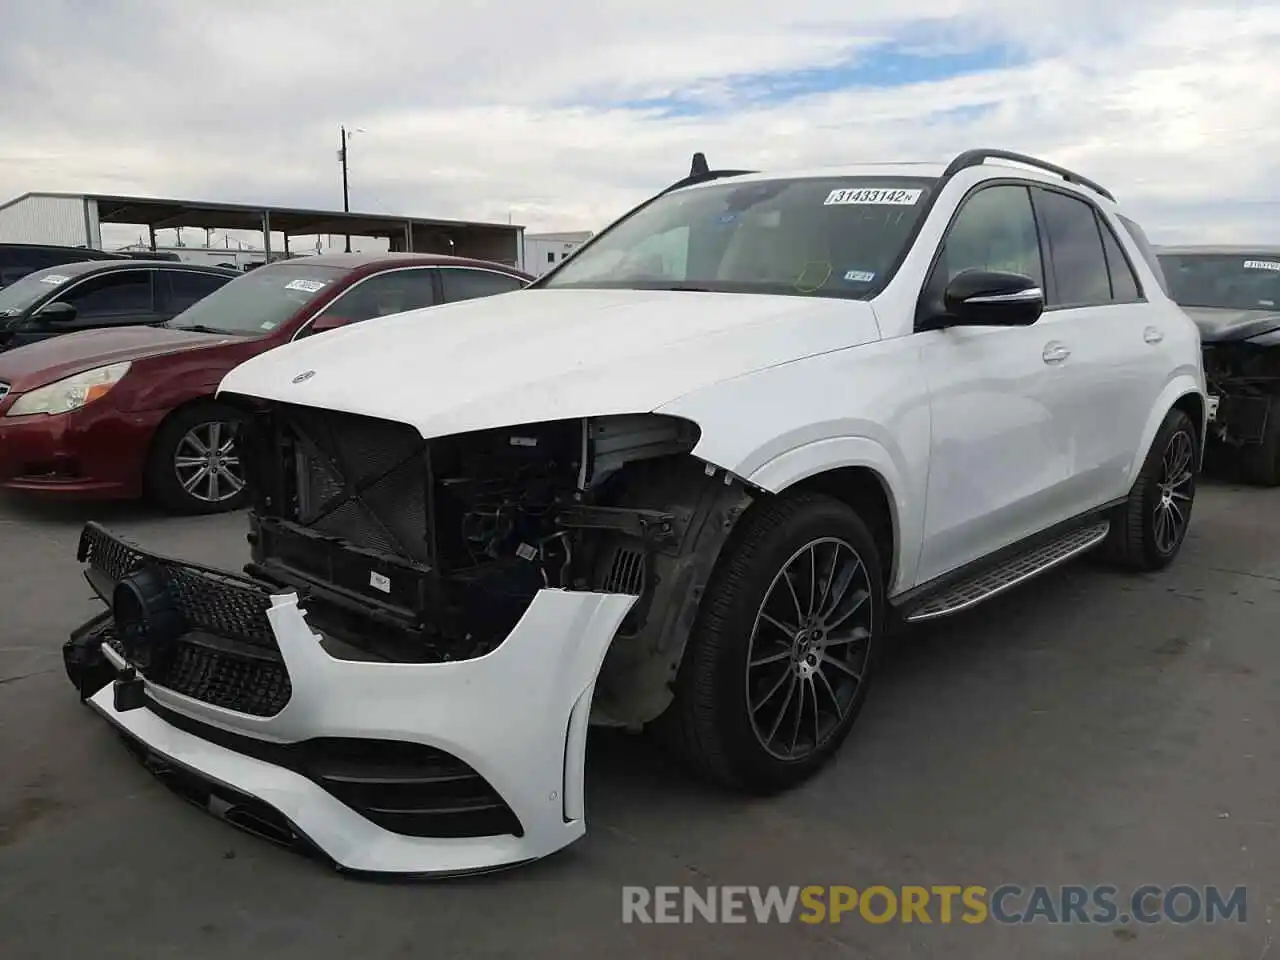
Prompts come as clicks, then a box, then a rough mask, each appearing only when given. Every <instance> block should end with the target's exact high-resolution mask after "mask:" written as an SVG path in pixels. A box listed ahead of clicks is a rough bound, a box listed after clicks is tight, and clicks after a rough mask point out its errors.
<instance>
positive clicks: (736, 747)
mask: <svg viewBox="0 0 1280 960" xmlns="http://www.w3.org/2000/svg"><path fill="white" fill-rule="evenodd" d="M823 537H838V538H840V539H842V540H844V541H846V542H847V543H848V544H849V545H850V546H851V547H852V548H853V549H854V550H855V551H856V552H857V553H858V556H859V558H860V559H861V560H862V562H863V564H864V565H866V567H867V572H868V579H869V581H870V583H871V604H872V616H871V637H870V640H869V643H870V644H871V650H870V655H869V657H868V660H867V664H866V668H865V671H864V673H863V678H862V682H861V684H860V685H859V687H858V690H857V692H856V694H855V697H854V700H853V702H852V703H851V704H850V708H849V711H848V713H847V714H846V715H845V717H844V719H843V721H842V722H841V724H840V726H839V727H838V728H837V729H836V730H835V732H834V733H833V734H832V735H831V736H830V737H829V738H828V739H827V742H826V743H825V744H824V745H823V746H822V748H821V749H819V750H816V751H814V752H813V753H812V754H810V755H809V756H806V757H804V758H802V759H800V760H780V759H779V758H777V757H774V756H773V755H771V754H770V753H768V752H767V751H766V750H765V749H764V747H763V746H761V744H760V743H759V740H758V738H757V736H756V732H755V730H754V728H753V726H752V723H751V717H750V711H749V704H748V702H747V684H746V672H747V657H748V652H749V649H750V638H751V631H752V627H753V626H754V623H755V617H756V613H757V610H758V609H759V606H760V603H761V602H762V601H763V599H764V595H765V592H766V591H767V590H768V589H769V586H770V584H771V583H772V582H773V580H774V578H775V577H776V576H777V575H778V573H779V572H780V571H781V570H782V568H783V565H784V564H785V563H786V562H787V561H788V560H789V559H790V558H791V557H792V556H794V554H795V553H796V551H798V550H800V549H801V548H802V547H804V546H805V545H806V544H808V543H810V542H812V541H814V540H818V539H821V538H823ZM752 552H753V557H752V562H751V567H750V570H749V573H748V574H747V576H746V577H744V578H743V579H742V580H741V581H740V582H739V583H738V584H737V589H736V590H735V591H734V592H735V594H736V596H734V598H733V608H732V613H731V615H730V617H729V618H728V619H727V622H726V623H725V625H724V628H725V630H726V631H727V634H728V637H729V638H730V640H729V642H727V643H725V644H724V646H723V648H722V651H721V652H722V656H721V658H720V663H719V664H718V665H717V666H718V669H717V674H718V675H717V678H716V688H717V689H716V696H717V700H718V702H719V703H720V704H721V705H723V706H722V709H723V711H724V713H723V722H724V725H725V730H724V732H725V734H726V736H725V746H726V750H727V751H728V752H729V753H730V754H731V755H732V759H733V761H734V765H735V766H737V767H738V768H739V769H742V770H744V771H746V772H747V775H748V776H749V777H750V778H751V779H752V780H753V781H755V782H757V783H760V784H761V785H763V786H766V787H767V786H770V785H774V784H776V785H778V786H785V785H789V784H791V783H794V782H796V781H797V780H800V779H803V778H805V777H807V776H808V775H809V774H811V773H813V772H814V771H816V770H817V769H818V768H819V767H821V766H822V765H823V764H824V763H825V762H826V760H827V758H828V757H829V756H830V755H831V754H832V753H834V752H835V751H836V750H837V749H838V748H839V746H840V744H841V743H842V742H843V740H844V739H845V737H846V736H847V735H848V732H849V730H850V729H851V728H852V726H853V724H854V721H855V720H856V719H857V715H858V713H859V712H860V711H861V709H862V705H863V703H864V702H865V699H866V695H867V690H868V687H869V685H870V683H871V681H872V677H873V675H874V674H875V668H876V664H877V662H878V661H879V659H880V657H881V655H882V653H883V647H884V635H885V631H884V624H885V622H886V609H885V591H884V577H883V572H882V566H881V563H880V558H879V555H878V552H877V550H876V546H875V541H874V539H873V538H872V536H871V533H870V531H869V530H868V529H867V527H866V525H865V524H864V523H863V522H862V520H861V519H860V518H859V517H858V516H857V514H856V513H854V511H853V510H851V509H850V508H848V507H847V506H845V505H844V504H842V503H840V502H838V501H834V500H824V501H820V502H818V503H815V504H814V505H813V507H812V508H811V509H808V510H806V511H805V512H804V513H803V514H802V515H801V516H799V517H796V518H794V519H793V522H790V523H784V524H781V525H779V526H777V527H775V528H774V529H773V530H771V531H769V532H768V533H767V534H766V535H765V536H764V537H763V538H762V539H761V540H760V541H759V542H758V544H757V546H756V549H755V550H753V551H752Z"/></svg>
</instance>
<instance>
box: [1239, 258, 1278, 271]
mask: <svg viewBox="0 0 1280 960" xmlns="http://www.w3.org/2000/svg"><path fill="white" fill-rule="evenodd" d="M1244 268H1245V269H1246V270H1276V271H1280V263H1277V262H1276V261H1275V260H1246V261H1245V262H1244Z"/></svg>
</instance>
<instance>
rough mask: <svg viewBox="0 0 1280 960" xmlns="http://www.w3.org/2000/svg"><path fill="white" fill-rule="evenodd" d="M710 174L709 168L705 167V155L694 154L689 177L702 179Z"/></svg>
mask: <svg viewBox="0 0 1280 960" xmlns="http://www.w3.org/2000/svg"><path fill="white" fill-rule="evenodd" d="M710 172H711V168H710V167H709V166H707V155H706V154H705V153H695V154H694V155H693V165H692V166H691V167H690V168H689V176H691V177H703V176H706V175H707V174H708V173H710Z"/></svg>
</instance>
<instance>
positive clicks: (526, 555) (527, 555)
mask: <svg viewBox="0 0 1280 960" xmlns="http://www.w3.org/2000/svg"><path fill="white" fill-rule="evenodd" d="M537 555H538V549H537V547H531V546H529V544H527V543H522V544H520V546H518V547H516V556H517V557H519V558H520V559H521V560H532V559H533V558H534V557H536V556H537Z"/></svg>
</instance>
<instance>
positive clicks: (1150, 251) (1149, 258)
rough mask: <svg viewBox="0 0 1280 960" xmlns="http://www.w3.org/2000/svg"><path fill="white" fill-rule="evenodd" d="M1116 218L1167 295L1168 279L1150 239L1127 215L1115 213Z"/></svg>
mask: <svg viewBox="0 0 1280 960" xmlns="http://www.w3.org/2000/svg"><path fill="white" fill-rule="evenodd" d="M1116 219H1117V220H1119V221H1120V225H1121V226H1122V227H1124V229H1125V231H1126V232H1127V233H1128V234H1129V237H1130V238H1131V239H1132V240H1133V242H1134V244H1135V245H1136V246H1137V248H1138V252H1139V253H1141V254H1142V259H1143V260H1145V261H1146V262H1147V266H1148V267H1150V268H1151V272H1152V273H1154V274H1155V275H1156V282H1157V283H1158V284H1160V289H1161V290H1163V291H1164V295H1165V296H1166V297H1167V296H1169V295H1170V294H1169V281H1168V279H1167V278H1166V277H1165V275H1164V270H1163V269H1162V268H1161V266H1160V258H1159V257H1157V256H1156V251H1155V248H1153V247H1152V246H1151V241H1149V240H1148V239H1147V235H1146V233H1145V232H1144V231H1143V229H1142V227H1140V226H1138V225H1137V224H1136V223H1134V222H1133V221H1132V220H1130V219H1129V218H1128V217H1126V216H1123V215H1122V214H1116Z"/></svg>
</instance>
